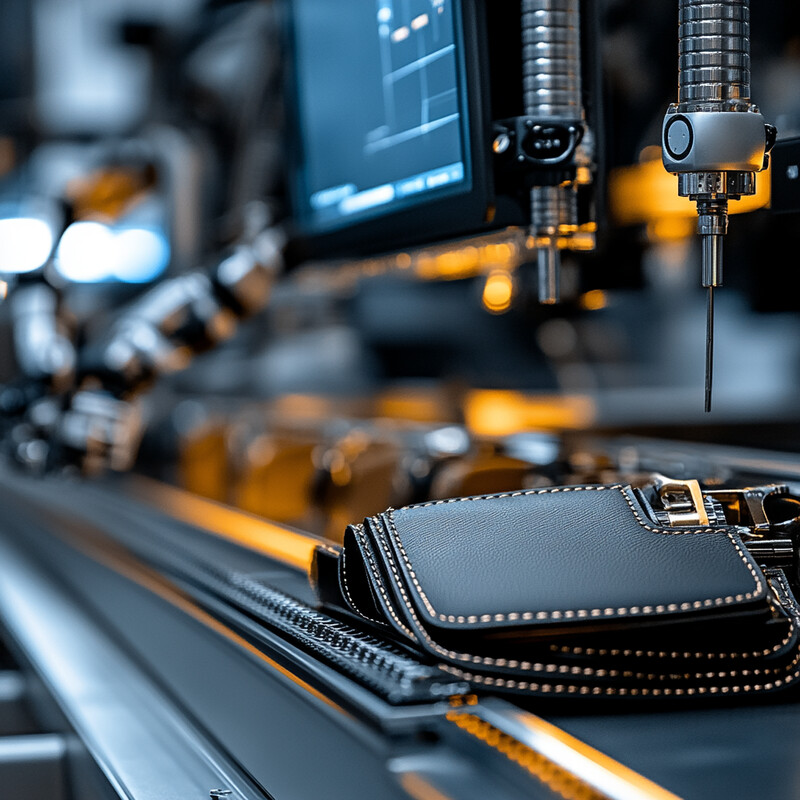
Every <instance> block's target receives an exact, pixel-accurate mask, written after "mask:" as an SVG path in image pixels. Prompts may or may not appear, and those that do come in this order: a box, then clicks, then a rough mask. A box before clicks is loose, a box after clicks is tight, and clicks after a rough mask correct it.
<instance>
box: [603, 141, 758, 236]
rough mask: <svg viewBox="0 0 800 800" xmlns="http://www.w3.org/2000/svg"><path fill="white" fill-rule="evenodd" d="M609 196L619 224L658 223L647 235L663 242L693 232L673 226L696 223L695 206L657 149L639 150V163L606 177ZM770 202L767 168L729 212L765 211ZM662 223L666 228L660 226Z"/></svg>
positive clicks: (651, 147) (620, 168)
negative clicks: (752, 189) (753, 189)
mask: <svg viewBox="0 0 800 800" xmlns="http://www.w3.org/2000/svg"><path fill="white" fill-rule="evenodd" d="M608 197H609V211H610V214H611V216H612V217H613V219H614V220H615V222H616V223H617V224H619V225H642V224H650V223H658V225H659V227H653V228H650V229H649V233H651V234H652V235H655V236H659V237H660V236H661V235H663V236H664V238H666V239H674V238H675V237H676V236H677V235H678V234H679V233H682V235H683V236H689V235H692V233H693V231H694V228H691V230H690V229H689V227H688V226H684V227H683V228H679V227H677V225H675V224H672V223H674V221H675V220H676V219H678V220H695V219H696V218H697V207H696V205H695V203H694V202H693V201H692V200H690V199H689V198H688V197H681V196H679V195H678V176H677V175H673V174H671V173H669V172H667V171H666V169H664V165H663V163H662V161H661V148H660V147H656V146H653V145H651V146H649V147H646V148H645V149H644V150H642V152H641V154H640V163H639V164H634V165H632V166H627V167H617V168H616V169H614V170H612V171H611V172H610V174H609V177H608ZM769 203H770V176H769V168H768V169H766V170H764V171H763V172H761V173H759V174H758V176H757V178H756V192H755V194H753V195H748V196H745V197H742V198H741V199H740V200H732V201H731V202H730V204H729V207H728V213H730V214H744V213H747V212H750V211H755V210H757V209H759V208H766V207H767V206H769ZM667 221H668V222H667ZM664 222H666V225H663V226H662V225H661V223H664Z"/></svg>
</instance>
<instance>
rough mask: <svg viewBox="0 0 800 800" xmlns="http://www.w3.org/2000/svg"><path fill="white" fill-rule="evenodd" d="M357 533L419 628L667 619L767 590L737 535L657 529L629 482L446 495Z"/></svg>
mask: <svg viewBox="0 0 800 800" xmlns="http://www.w3.org/2000/svg"><path fill="white" fill-rule="evenodd" d="M365 525H366V526H368V527H369V528H370V529H371V533H372V538H373V539H374V540H375V541H377V542H378V543H379V545H380V546H379V547H377V548H375V550H374V551H373V552H374V555H375V557H376V558H378V559H380V560H381V561H382V564H381V566H380V572H381V573H382V574H383V576H384V581H383V582H384V585H389V584H391V585H392V589H393V590H394V595H395V597H394V600H395V603H396V607H398V606H399V607H401V608H402V606H403V605H405V606H406V609H404V610H406V611H410V612H411V614H412V616H413V617H415V619H416V621H418V622H419V623H420V624H422V625H424V626H426V627H434V628H440V629H450V630H452V631H458V630H461V631H466V630H478V629H484V632H488V629H493V630H498V629H501V630H502V629H512V628H517V627H522V626H524V627H526V628H528V629H530V628H531V627H540V626H543V627H546V628H547V629H550V628H552V627H554V626H558V627H561V626H564V625H567V626H568V627H570V626H571V625H572V624H574V623H576V622H578V621H583V622H584V623H587V622H591V621H595V623H601V621H611V620H618V619H620V618H626V619H627V620H629V622H633V619H632V618H639V619H640V620H641V621H642V622H647V621H653V622H655V621H656V620H658V619H659V618H660V619H663V620H664V621H668V620H669V618H670V617H674V616H675V615H681V616H683V615H686V614H689V615H692V614H695V613H696V614H698V615H703V614H705V613H708V612H717V613H718V612H720V611H722V610H724V609H728V610H730V607H735V606H749V605H751V604H752V605H757V604H759V603H762V604H763V602H764V599H765V596H766V593H767V583H766V580H765V579H764V575H763V573H762V572H761V570H760V569H759V567H758V566H757V565H756V563H755V562H754V561H753V559H752V557H751V556H750V555H749V553H748V552H747V551H746V549H745V548H744V546H743V545H742V542H741V540H740V538H739V536H738V534H737V533H736V529H735V528H732V527H721V528H720V527H716V528H713V527H698V528H680V529H678V528H665V527H659V526H658V525H656V524H654V523H653V522H651V520H650V519H649V517H648V516H646V514H645V513H644V511H643V509H642V507H641V505H640V504H639V503H638V502H637V499H636V496H635V495H634V493H633V491H632V490H631V488H630V487H629V486H623V485H585V486H566V487H558V488H553V489H541V490H533V491H522V492H512V493H507V494H497V495H487V496H480V497H463V498H454V499H452V500H441V501H435V502H430V503H423V504H419V505H415V506H408V507H405V508H401V509H396V510H394V509H391V510H389V511H387V512H385V513H383V514H381V515H379V516H378V517H373V518H370V519H368V520H366V521H365ZM376 569H377V567H376ZM412 606H413V610H412V609H411V607H412ZM741 610H744V608H742V609H741ZM414 612H415V613H414Z"/></svg>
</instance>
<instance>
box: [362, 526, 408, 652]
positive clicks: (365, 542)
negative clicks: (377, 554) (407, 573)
mask: <svg viewBox="0 0 800 800" xmlns="http://www.w3.org/2000/svg"><path fill="white" fill-rule="evenodd" d="M353 532H354V533H355V535H356V538H357V539H358V540H359V541H360V542H361V544H362V552H363V553H364V554H365V555H366V557H367V563H368V564H369V569H370V571H371V572H372V578H373V582H374V583H375V585H376V586H377V587H378V591H379V592H380V594H381V597H382V598H383V603H384V605H385V606H386V609H387V610H388V612H389V614H390V615H391V617H392V619H393V620H394V621H395V624H396V625H397V627H398V628H400V630H401V631H403V633H405V635H406V636H408V638H409V639H411V641H413V642H416V641H419V640H418V639H417V637H416V635H415V634H414V633H413V632H412V631H411V629H410V628H408V627H406V625H405V624H403V623H402V622H401V621H400V618H399V617H398V616H397V614H396V613H395V610H394V607H393V606H392V604H391V602H390V601H389V597H388V595H387V593H386V588H385V587H384V585H383V581H382V580H381V574H380V570H379V569H378V567H377V565H376V564H375V561H374V559H373V557H372V552H371V550H370V546H369V539H367V535H366V533H364V529H363V528H360V529H359V528H354V529H353ZM392 571H393V572H394V567H393V566H392ZM395 580H397V573H395Z"/></svg>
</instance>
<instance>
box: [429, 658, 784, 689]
mask: <svg viewBox="0 0 800 800" xmlns="http://www.w3.org/2000/svg"><path fill="white" fill-rule="evenodd" d="M439 669H441V670H443V671H445V672H449V673H450V674H451V675H456V676H457V677H459V678H463V679H464V680H467V681H471V682H473V683H482V684H485V685H487V686H501V687H506V688H509V689H519V690H521V691H529V692H538V693H540V694H580V695H594V696H598V695H606V696H612V695H613V696H617V697H624V696H631V697H639V696H651V697H659V696H674V697H678V696H682V695H695V694H712V695H716V694H747V693H750V692H761V691H770V690H772V689H779V688H780V687H781V686H785V685H788V684H790V683H792V682H793V681H795V680H797V678H798V677H800V670H796V671H795V672H793V673H791V674H789V675H787V676H786V677H785V678H776V679H775V680H774V681H770V682H767V683H763V684H745V685H743V686H688V687H686V688H681V687H676V688H669V687H667V688H658V689H648V688H647V687H627V686H620V687H616V686H608V687H603V686H579V685H576V684H550V683H534V682H532V681H517V680H514V679H513V678H493V677H491V676H489V675H476V674H474V673H472V672H466V671H464V670H462V669H459V668H458V667H454V666H451V665H450V664H440V665H439Z"/></svg>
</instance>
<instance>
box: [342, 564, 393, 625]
mask: <svg viewBox="0 0 800 800" xmlns="http://www.w3.org/2000/svg"><path fill="white" fill-rule="evenodd" d="M341 564H342V573H341V574H342V589H343V590H344V592H343V593H344V597H345V600H347V602H348V603H349V604H350V608H352V609H353V611H355V612H356V614H358V615H360V616H362V617H364V619H367V620H369V621H370V622H374V623H376V624H378V625H386V620H383V619H375V618H374V617H371V616H370V615H369V614H365V613H364V612H363V611H362V610H361V609H360V608H359V607H358V605H357V604H356V601H355V600H353V595H352V594H350V586H349V585H348V583H347V551H346V550H342V561H341Z"/></svg>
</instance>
